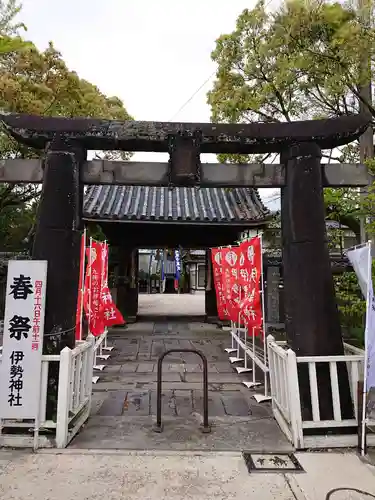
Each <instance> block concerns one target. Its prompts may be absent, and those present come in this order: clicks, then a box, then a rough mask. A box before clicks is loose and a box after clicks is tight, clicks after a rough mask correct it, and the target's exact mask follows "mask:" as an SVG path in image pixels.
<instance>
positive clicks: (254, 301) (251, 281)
mask: <svg viewBox="0 0 375 500" xmlns="http://www.w3.org/2000/svg"><path fill="white" fill-rule="evenodd" d="M239 261H240V263H239V281H240V284H241V287H242V289H243V291H244V293H243V300H242V301H241V311H242V318H243V322H244V324H245V326H246V327H247V328H248V330H249V333H251V332H252V331H253V328H254V327H255V328H256V329H259V327H261V326H262V323H263V317H262V301H261V296H260V279H261V272H262V252H261V244H260V238H259V237H258V236H257V237H255V238H252V239H251V240H248V241H244V242H242V243H241V244H240V258H239Z"/></svg>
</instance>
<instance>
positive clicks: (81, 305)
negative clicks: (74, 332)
mask: <svg viewBox="0 0 375 500" xmlns="http://www.w3.org/2000/svg"><path fill="white" fill-rule="evenodd" d="M82 237H83V245H82V246H83V251H82V256H81V258H82V262H81V266H82V267H81V269H82V276H81V303H80V312H79V324H80V327H79V332H80V335H79V337H80V338H79V339H78V340H82V327H83V300H84V296H85V263H86V228H84V230H83V235H82Z"/></svg>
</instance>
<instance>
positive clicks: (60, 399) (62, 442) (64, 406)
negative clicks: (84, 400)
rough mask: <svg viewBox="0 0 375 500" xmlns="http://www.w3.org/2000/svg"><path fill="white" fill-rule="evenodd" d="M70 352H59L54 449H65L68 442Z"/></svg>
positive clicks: (68, 350)
mask: <svg viewBox="0 0 375 500" xmlns="http://www.w3.org/2000/svg"><path fill="white" fill-rule="evenodd" d="M71 369H72V351H71V350H70V349H69V347H65V348H64V349H63V350H62V351H61V352H60V368H59V388H58V392H57V419H56V447H57V448H65V447H66V445H67V442H68V425H69V407H70V395H71V381H72V377H71V371H72V370H71Z"/></svg>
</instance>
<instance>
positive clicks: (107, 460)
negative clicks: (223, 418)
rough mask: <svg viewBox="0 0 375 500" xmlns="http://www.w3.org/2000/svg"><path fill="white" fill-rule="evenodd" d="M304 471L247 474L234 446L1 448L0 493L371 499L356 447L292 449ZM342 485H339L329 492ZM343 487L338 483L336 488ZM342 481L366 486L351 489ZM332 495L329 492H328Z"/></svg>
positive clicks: (71, 498)
mask: <svg viewBox="0 0 375 500" xmlns="http://www.w3.org/2000/svg"><path fill="white" fill-rule="evenodd" d="M296 457H297V459H298V460H299V461H300V463H301V465H302V467H303V468H304V472H298V473H286V472H285V471H278V472H272V473H270V472H252V473H249V472H248V470H247V468H246V466H245V462H244V460H243V458H242V456H241V454H240V453H236V452H233V453H223V452H222V453H220V452H218V453H217V452H215V453H196V454H194V453H186V452H179V453H178V452H177V453H172V452H168V453H156V452H151V453H141V452H138V453H135V452H109V451H104V450H103V452H99V451H98V450H97V451H81V450H63V451H62V452H61V453H59V452H56V451H55V450H45V451H44V452H43V453H38V454H32V453H22V452H10V451H9V452H0V498H1V500H76V499H80V500H99V499H100V500H102V499H103V498H104V499H105V500H123V499H124V500H125V499H126V500H133V499H142V500H156V499H157V500H184V499H190V500H194V499H196V500H214V499H220V500H248V499H254V500H273V499H277V500H325V499H327V500H369V499H370V498H374V496H375V473H374V468H372V467H370V466H368V465H365V464H364V463H362V462H361V461H360V460H359V459H358V457H357V456H356V455H355V454H340V453H323V454H320V453H306V454H303V453H298V454H297V455H296ZM337 488H341V490H340V491H333V490H335V489H337ZM342 488H344V489H342ZM348 488H352V489H353V488H356V489H360V490H362V491H365V492H367V493H368V494H367V495H365V494H363V493H357V492H355V491H353V490H349V489H348ZM330 491H331V492H332V493H331V496H327V494H329V492H330Z"/></svg>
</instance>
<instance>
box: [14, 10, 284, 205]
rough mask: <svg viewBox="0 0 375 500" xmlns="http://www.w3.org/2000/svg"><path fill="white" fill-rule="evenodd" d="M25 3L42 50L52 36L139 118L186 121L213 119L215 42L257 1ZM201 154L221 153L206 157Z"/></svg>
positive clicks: (31, 32)
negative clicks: (208, 97) (209, 101)
mask: <svg viewBox="0 0 375 500" xmlns="http://www.w3.org/2000/svg"><path fill="white" fill-rule="evenodd" d="M274 1H275V0H274ZM22 3H23V6H24V7H23V10H22V14H21V20H22V21H23V22H24V23H25V24H26V26H27V27H28V33H27V38H29V39H30V40H32V41H33V42H34V43H35V44H36V45H37V46H38V47H39V48H40V49H43V48H45V47H46V46H47V45H48V42H49V41H50V40H52V41H53V43H54V45H55V47H56V48H57V49H58V50H59V51H60V52H61V53H62V55H63V58H64V60H65V62H66V63H67V64H68V66H69V68H70V69H72V70H75V71H76V72H77V73H78V74H79V76H80V77H82V78H85V79H87V80H89V81H90V82H92V83H94V84H95V85H97V86H98V87H99V88H100V90H101V91H102V92H103V93H105V94H107V95H117V96H118V97H120V98H121V99H122V100H123V102H124V105H125V107H126V109H127V110H128V112H129V113H130V114H131V115H132V116H133V117H134V118H135V119H137V120H158V121H171V120H173V121H187V122H189V121H191V122H206V121H209V120H210V109H209V107H208V106H207V104H206V93H207V91H208V90H209V89H210V87H211V85H212V81H213V78H214V74H213V73H214V72H215V64H214V63H213V62H212V61H211V58H210V54H211V51H212V50H213V49H214V47H215V40H216V39H217V38H218V37H219V36H220V35H221V34H223V33H229V32H231V31H233V29H234V27H235V22H236V18H237V17H238V15H239V14H240V13H241V11H242V10H243V9H245V8H252V7H253V6H254V5H255V1H254V0H233V1H232V2H230V1H228V0H189V1H184V2H183V1H181V0H180V1H177V0H158V1H156V2H155V1H152V0H61V1H60V0H23V1H22ZM269 4H270V6H272V2H270V3H269ZM206 80H208V82H207V83H206V84H205V85H204V86H203V88H202V89H201V90H200V91H199V92H197V94H196V95H195V96H194V97H193V98H192V99H191V101H190V102H189V103H188V104H187V105H186V106H183V105H184V103H186V101H188V100H189V99H190V98H191V97H192V96H193V94H194V93H195V92H196V91H197V90H198V89H199V87H201V86H202V85H203V84H204V82H206ZM182 106H183V109H181V110H180V108H181V107H182ZM136 159H137V160H146V159H147V160H148V161H165V157H163V156H162V155H160V154H159V155H158V154H156V153H154V154H152V157H150V153H138V154H137V155H136ZM202 160H203V161H215V158H212V156H211V157H209V156H208V155H207V156H206V155H203V157H202ZM273 193H274V191H273ZM273 193H272V197H273V198H274V197H275V196H274V194H273ZM261 194H262V197H264V196H265V195H266V196H269V195H271V192H270V190H261Z"/></svg>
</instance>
